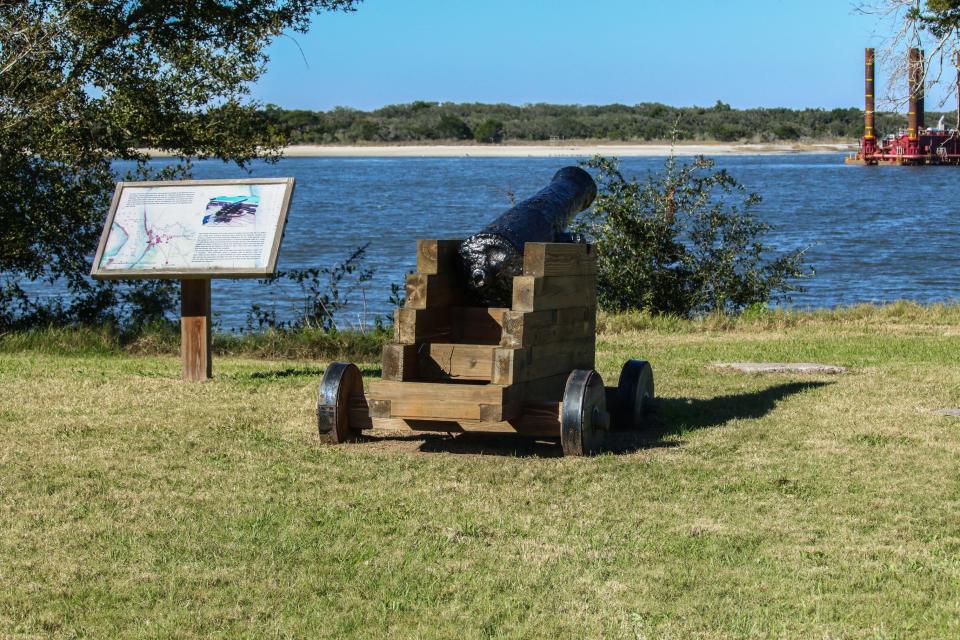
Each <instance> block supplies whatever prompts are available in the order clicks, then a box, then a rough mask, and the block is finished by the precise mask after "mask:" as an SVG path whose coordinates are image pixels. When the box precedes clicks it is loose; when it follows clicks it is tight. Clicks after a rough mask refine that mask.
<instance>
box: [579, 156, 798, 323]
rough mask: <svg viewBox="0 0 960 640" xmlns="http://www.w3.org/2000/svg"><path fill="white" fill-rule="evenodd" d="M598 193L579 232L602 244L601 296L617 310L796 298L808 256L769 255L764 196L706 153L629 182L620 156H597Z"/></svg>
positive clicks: (717, 306)
mask: <svg viewBox="0 0 960 640" xmlns="http://www.w3.org/2000/svg"><path fill="white" fill-rule="evenodd" d="M586 164H587V166H589V167H591V168H593V169H595V170H597V172H598V175H597V177H598V183H599V185H598V186H599V190H598V195H597V199H596V201H595V202H594V206H593V208H592V209H591V210H590V211H588V212H587V213H586V214H584V215H583V216H581V218H580V219H579V221H578V224H577V227H578V230H579V231H581V232H584V233H586V234H587V236H588V237H590V238H592V240H593V241H594V242H596V245H597V258H598V268H599V275H598V283H597V284H598V295H599V303H600V305H601V307H603V308H605V309H609V310H612V311H624V310H631V309H640V310H646V311H648V312H650V313H655V314H664V313H669V314H676V315H680V316H687V317H690V316H698V315H703V314H707V313H711V312H715V311H723V312H731V313H736V312H740V311H742V310H743V309H745V308H747V307H750V306H751V305H763V304H767V303H769V302H771V301H774V300H779V299H788V294H789V292H791V291H796V290H799V288H798V287H797V286H796V285H795V284H794V282H793V280H794V279H796V278H801V277H804V276H808V275H812V273H813V272H812V270H807V271H805V269H804V265H803V258H804V253H803V251H802V250H794V251H791V252H789V253H786V254H783V255H780V256H777V257H774V258H767V254H768V250H767V247H766V246H764V244H763V242H762V240H761V237H762V235H763V234H764V232H766V231H767V230H768V229H769V228H770V227H769V225H766V224H764V223H762V222H760V221H759V220H757V218H756V217H755V216H754V215H753V213H752V212H751V209H752V207H753V206H754V205H756V204H757V203H758V202H760V197H759V196H758V195H757V194H754V193H747V192H746V190H745V189H744V187H743V186H742V185H740V184H739V183H738V182H737V181H736V180H735V179H734V178H733V177H732V176H730V174H728V173H727V172H726V171H724V170H717V169H714V168H713V167H714V163H713V161H711V160H708V159H706V158H703V157H697V158H695V159H693V160H692V161H690V162H685V163H678V162H677V160H676V158H674V157H672V156H671V157H670V158H668V159H667V161H666V163H665V166H664V169H663V171H662V172H661V173H659V174H651V175H649V176H648V177H647V179H646V180H644V181H643V182H639V181H637V179H636V178H633V179H630V180H628V179H627V178H626V177H624V175H623V174H622V173H621V172H620V169H619V163H618V161H617V160H616V159H610V158H601V157H599V156H598V157H595V158H593V159H592V160H590V161H589V162H587V163H586Z"/></svg>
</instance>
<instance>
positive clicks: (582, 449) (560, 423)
mask: <svg viewBox="0 0 960 640" xmlns="http://www.w3.org/2000/svg"><path fill="white" fill-rule="evenodd" d="M571 170H574V171H577V172H580V173H582V174H583V176H586V178H587V180H589V183H588V182H587V181H585V180H584V179H583V176H581V175H578V174H576V173H574V172H573V171H571ZM564 172H565V173H564ZM571 176H572V177H571ZM558 177H559V178H561V182H564V181H565V182H566V185H562V184H561V185H558V184H557V178H558ZM566 186H569V187H570V188H569V189H567V190H566V191H564V188H565V187H566ZM558 187H559V188H558ZM551 188H554V190H555V191H554V193H553V195H557V194H558V193H559V196H560V197H559V198H552V197H546V198H545V197H543V196H544V194H545V192H547V191H548V190H550V189H551ZM595 193H596V186H595V185H594V183H593V180H592V178H590V176H589V174H586V173H585V172H583V171H582V170H580V169H577V168H575V167H571V168H568V169H564V170H561V171H560V172H558V174H557V176H556V177H555V180H554V182H553V183H551V186H550V187H548V188H547V189H544V190H543V191H541V192H540V193H538V194H537V195H536V196H534V197H533V198H531V199H530V200H527V201H525V202H523V203H520V204H518V205H517V206H516V207H514V208H513V209H511V210H510V211H508V212H506V213H505V214H504V215H503V216H501V218H500V219H499V220H504V219H510V216H512V215H514V214H515V213H516V212H517V210H521V211H526V212H527V213H526V214H524V215H522V216H520V217H515V218H513V220H514V222H512V223H510V226H509V227H504V228H506V229H509V230H520V231H521V234H520V235H518V234H514V235H513V236H512V237H510V234H509V233H504V232H501V233H496V232H493V233H491V232H490V230H491V228H492V227H494V225H491V226H490V227H487V229H485V230H484V235H485V236H486V237H485V238H484V239H483V243H484V244H481V243H478V242H477V241H476V240H477V237H478V236H480V235H481V234H478V236H474V237H472V238H470V239H468V240H466V241H461V240H419V241H417V271H416V273H414V274H411V275H410V276H408V278H407V283H406V294H407V297H406V302H405V305H404V307H403V308H401V309H398V310H397V311H396V315H395V324H394V340H393V342H391V343H390V344H387V345H385V346H384V349H383V367H382V377H381V379H380V380H375V381H373V382H371V384H370V388H369V392H368V393H364V389H363V381H362V379H361V377H360V371H359V370H358V369H357V367H356V366H354V365H352V364H350V363H342V362H341V363H333V364H331V365H330V366H329V367H328V368H327V371H326V372H325V374H324V377H323V380H322V381H321V383H320V389H319V394H318V400H317V424H318V429H319V431H320V436H321V438H322V439H324V440H326V441H328V442H343V441H346V440H351V439H354V438H356V437H358V436H359V435H360V434H361V433H362V431H363V430H365V429H371V428H376V429H391V430H400V431H439V432H468V431H486V432H509V433H520V434H524V435H528V436H533V437H541V438H542V437H559V438H560V441H561V444H562V446H563V451H564V454H566V455H590V454H592V453H595V452H597V451H599V450H601V449H602V447H603V435H604V432H605V431H607V430H609V429H612V428H625V429H640V428H642V427H643V426H644V423H645V420H646V414H647V412H648V411H649V410H650V407H651V403H652V401H653V397H654V385H653V372H652V370H651V368H650V365H649V364H648V363H646V362H644V361H641V360H630V361H628V362H627V363H626V364H625V365H624V367H623V370H622V372H621V375H620V380H619V385H618V386H617V387H613V388H606V387H604V384H603V381H602V379H601V377H600V375H599V374H598V373H597V372H596V371H595V370H594V367H595V354H596V292H597V287H596V277H597V276H596V274H597V265H596V256H595V253H594V248H593V246H592V245H589V244H584V243H576V242H543V241H538V242H533V241H531V240H530V238H531V237H533V238H539V239H542V238H543V236H544V235H547V234H549V235H550V236H551V237H556V236H557V235H559V234H560V233H561V232H562V230H563V228H565V227H566V226H567V225H568V224H569V222H570V218H572V216H573V215H575V214H576V213H577V212H578V211H580V210H582V209H584V208H586V207H587V206H589V204H590V202H591V201H592V200H593V197H594V194H595ZM547 195H548V196H549V195H550V194H547ZM538 199H539V200H538ZM558 202H559V203H560V204H559V205H558V204H557V203H558ZM573 209H576V210H574V211H572V210H573ZM571 211H572V213H571ZM536 216H539V218H538V219H537V220H534V223H533V224H530V225H527V227H526V228H527V229H534V230H538V231H535V232H533V233H529V232H528V233H527V234H526V235H525V236H524V235H523V234H522V231H523V229H524V228H525V227H524V222H525V221H527V222H529V221H530V220H532V219H533V218H534V217H536ZM538 234H539V235H538ZM505 243H509V247H510V248H511V249H513V250H514V251H515V253H514V254H511V253H510V252H509V251H501V250H500V248H503V247H504V244H505ZM517 245H520V246H517ZM478 246H482V247H486V248H485V249H483V250H482V251H480V252H477V251H473V252H471V250H470V248H471V247H473V248H476V247H478ZM490 247H493V249H492V250H488V249H489V248H490ZM465 248H466V249H467V250H466V251H465V250H464V249H465ZM478 256H479V257H480V259H481V260H482V261H483V263H482V265H481V266H478V263H477V257H478ZM518 265H519V266H518ZM477 269H483V270H484V273H483V274H478V275H482V276H483V278H482V280H483V281H482V282H479V281H480V280H481V278H480V277H477V278H473V280H472V284H468V282H471V280H470V278H471V276H473V275H474V272H476V271H477ZM504 283H506V286H505V285H504ZM504 295H506V296H508V301H507V303H508V304H509V306H506V305H502V306H476V305H477V300H478V298H479V299H480V300H490V299H495V300H496V299H502V297H503V296H504Z"/></svg>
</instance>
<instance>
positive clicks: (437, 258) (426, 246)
mask: <svg viewBox="0 0 960 640" xmlns="http://www.w3.org/2000/svg"><path fill="white" fill-rule="evenodd" d="M461 242H463V241H462V240H417V273H420V274H423V275H431V274H437V273H454V272H456V269H457V263H456V259H457V251H458V250H459V249H460V243H461Z"/></svg>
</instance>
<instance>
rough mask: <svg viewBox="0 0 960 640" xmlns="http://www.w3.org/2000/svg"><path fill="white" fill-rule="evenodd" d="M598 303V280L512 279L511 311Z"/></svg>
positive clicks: (532, 277)
mask: <svg viewBox="0 0 960 640" xmlns="http://www.w3.org/2000/svg"><path fill="white" fill-rule="evenodd" d="M596 304H597V277H596V276H595V275H590V276H545V277H542V278H540V277H534V276H516V277H514V279H513V304H512V305H511V309H513V310H514V311H542V310H544V309H564V308H567V307H583V306H587V307H593V306H596Z"/></svg>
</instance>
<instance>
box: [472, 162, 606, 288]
mask: <svg viewBox="0 0 960 640" xmlns="http://www.w3.org/2000/svg"><path fill="white" fill-rule="evenodd" d="M596 196H597V185H596V183H595V182H594V181H593V178H592V177H590V174H589V173H587V172H586V171H584V170H583V169H581V168H579V167H564V168H562V169H560V170H559V171H557V172H556V173H555V174H554V176H553V179H552V180H551V181H550V184H548V185H547V186H546V187H544V188H543V189H541V190H540V191H539V192H538V193H537V194H536V195H534V196H533V197H531V198H528V199H526V200H524V201H523V202H521V203H519V204H517V205H516V206H514V207H512V208H511V209H508V210H507V211H505V212H504V213H503V214H501V215H500V216H499V217H498V218H497V219H496V220H494V221H493V222H491V223H490V224H489V225H487V226H486V227H484V228H483V229H482V230H481V231H480V232H479V233H476V234H474V235H472V236H470V237H469V238H467V239H466V240H464V241H463V243H462V244H461V245H460V249H459V258H460V272H461V275H462V277H463V280H464V282H465V283H466V285H467V287H468V288H469V289H470V290H471V291H472V292H473V295H474V298H475V299H476V300H477V302H479V303H481V304H485V305H487V306H492V307H502V306H507V305H508V304H509V301H510V295H511V291H512V286H513V277H514V276H518V275H520V274H521V273H522V271H523V249H524V247H525V246H526V243H528V242H558V241H569V240H571V238H570V236H569V234H567V233H566V229H567V227H568V226H570V223H571V222H572V221H573V218H574V216H576V215H577V214H578V213H580V212H581V211H583V210H584V209H586V208H587V207H589V206H590V203H592V202H593V199H594V198H595V197H596Z"/></svg>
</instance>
